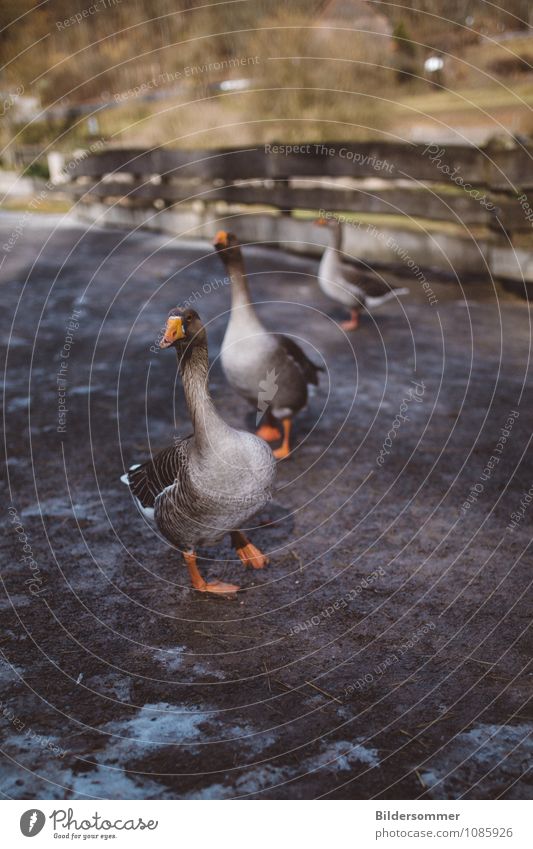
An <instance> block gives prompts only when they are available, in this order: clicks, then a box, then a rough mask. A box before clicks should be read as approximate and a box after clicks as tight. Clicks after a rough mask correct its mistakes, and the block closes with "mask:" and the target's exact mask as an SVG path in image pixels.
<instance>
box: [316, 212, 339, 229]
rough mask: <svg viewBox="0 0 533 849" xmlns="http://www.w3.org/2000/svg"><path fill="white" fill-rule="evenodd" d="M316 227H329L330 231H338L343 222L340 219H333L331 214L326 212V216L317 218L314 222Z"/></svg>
mask: <svg viewBox="0 0 533 849" xmlns="http://www.w3.org/2000/svg"><path fill="white" fill-rule="evenodd" d="M313 224H314V225H315V227H327V228H328V230H333V231H336V230H338V229H339V227H340V226H341V222H340V221H339V218H338V217H336V216H335V217H333V215H332V213H331V212H326V214H325V215H321V216H320V218H316V219H315V221H313Z"/></svg>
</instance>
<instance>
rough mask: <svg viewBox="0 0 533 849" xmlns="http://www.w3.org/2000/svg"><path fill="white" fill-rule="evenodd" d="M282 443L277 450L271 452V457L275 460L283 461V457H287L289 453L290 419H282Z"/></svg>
mask: <svg viewBox="0 0 533 849" xmlns="http://www.w3.org/2000/svg"><path fill="white" fill-rule="evenodd" d="M282 424H283V442H282V443H281V445H280V447H279V448H276V450H275V451H273V452H272V453H273V455H274V457H275V458H276V460H283V458H284V457H288V456H289V454H290V453H291V449H290V437H291V425H292V421H291V419H283V421H282Z"/></svg>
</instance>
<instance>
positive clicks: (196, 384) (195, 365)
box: [178, 345, 227, 450]
mask: <svg viewBox="0 0 533 849" xmlns="http://www.w3.org/2000/svg"><path fill="white" fill-rule="evenodd" d="M178 362H179V371H180V374H181V379H182V381H183V390H184V393H185V402H186V404H187V409H188V411H189V415H190V417H191V421H192V424H193V429H194V438H195V442H196V444H197V446H198V447H199V448H200V450H201V449H202V448H206V447H208V446H209V445H211V446H212V445H213V440H214V438H215V434H216V435H219V434H220V432H221V431H222V430H225V429H226V428H227V425H226V423H225V422H224V420H223V419H221V418H220V416H219V414H218V413H217V411H216V409H215V406H214V404H213V400H212V398H211V393H210V392H209V383H208V377H209V355H208V352H207V345H194V346H190V348H189V349H188V350H186V351H185V353H184V354H183V355H182V356H181V357H180V356H179V354H178Z"/></svg>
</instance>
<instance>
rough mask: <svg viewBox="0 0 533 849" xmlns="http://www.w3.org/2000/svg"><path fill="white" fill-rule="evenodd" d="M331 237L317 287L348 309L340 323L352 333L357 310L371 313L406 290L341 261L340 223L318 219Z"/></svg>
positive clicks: (320, 269) (407, 290)
mask: <svg viewBox="0 0 533 849" xmlns="http://www.w3.org/2000/svg"><path fill="white" fill-rule="evenodd" d="M317 224H319V225H321V226H326V227H328V228H329V230H330V231H331V232H332V233H333V234H334V237H333V238H334V244H333V245H329V246H328V247H327V248H326V249H325V251H324V253H323V255H322V259H321V261H320V265H319V267H318V284H319V286H320V288H321V290H322V291H323V292H324V294H325V295H327V297H328V298H331V300H333V301H337V302H338V303H340V304H342V305H343V306H345V307H348V308H349V309H350V310H351V313H352V317H351V320H350V321H349V322H346V323H344V325H343V326H344V327H345V329H347V330H355V329H356V328H357V326H358V323H359V312H360V310H361V309H366V310H373V309H375V308H376V307H379V306H381V304H384V303H385V302H386V301H389V300H391V299H392V298H397V297H400V296H401V295H408V294H409V289H406V288H399V287H398V286H393V285H391V284H389V283H387V282H386V281H385V280H383V279H381V278H380V277H378V276H377V275H376V274H369V273H365V272H361V271H359V270H358V269H355V268H353V267H351V266H349V265H348V264H347V263H345V262H343V260H342V224H341V223H340V222H339V221H337V220H336V219H332V218H329V219H323V218H321V219H319V220H318V221H317Z"/></svg>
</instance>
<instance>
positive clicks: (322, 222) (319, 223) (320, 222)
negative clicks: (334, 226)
mask: <svg viewBox="0 0 533 849" xmlns="http://www.w3.org/2000/svg"><path fill="white" fill-rule="evenodd" d="M327 223H328V222H327V221H326V219H325V218H317V219H316V221H315V224H316V226H317V227H325V226H326V224H327Z"/></svg>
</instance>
